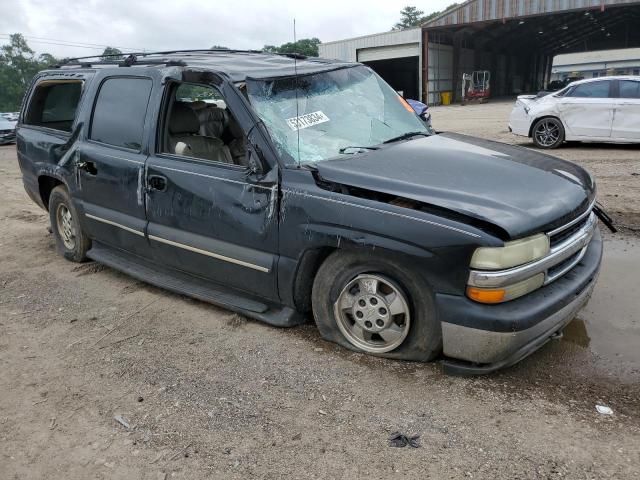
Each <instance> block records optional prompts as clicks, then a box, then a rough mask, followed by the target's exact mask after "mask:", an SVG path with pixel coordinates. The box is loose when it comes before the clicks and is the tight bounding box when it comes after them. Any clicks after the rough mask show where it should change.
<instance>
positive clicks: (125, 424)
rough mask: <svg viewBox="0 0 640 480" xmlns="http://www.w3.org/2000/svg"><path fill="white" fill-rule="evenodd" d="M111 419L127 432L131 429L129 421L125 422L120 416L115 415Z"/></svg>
mask: <svg viewBox="0 0 640 480" xmlns="http://www.w3.org/2000/svg"><path fill="white" fill-rule="evenodd" d="M113 419H114V420H115V421H116V422H118V423H119V424H120V425H122V426H123V427H124V428H126V429H127V430H129V428H131V425H130V424H129V420H127V419H126V418H125V417H123V416H122V415H116V416H115V417H113Z"/></svg>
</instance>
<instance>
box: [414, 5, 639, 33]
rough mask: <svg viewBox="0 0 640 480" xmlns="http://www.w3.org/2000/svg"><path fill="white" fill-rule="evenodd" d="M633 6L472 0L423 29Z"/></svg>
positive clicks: (435, 19) (434, 20)
mask: <svg viewBox="0 0 640 480" xmlns="http://www.w3.org/2000/svg"><path fill="white" fill-rule="evenodd" d="M633 3H638V0H470V1H468V2H466V3H464V4H462V5H461V6H459V7H458V8H456V9H454V10H452V11H450V12H449V13H447V14H446V15H442V16H440V17H437V18H434V19H433V20H431V21H429V22H427V23H425V24H424V25H423V26H424V27H426V28H431V27H443V26H447V25H459V24H464V23H474V22H486V21H491V20H502V19H507V18H515V17H526V16H530V15H540V14H543V13H555V12H566V11H569V10H578V9H584V8H603V7H606V6H611V5H628V4H633Z"/></svg>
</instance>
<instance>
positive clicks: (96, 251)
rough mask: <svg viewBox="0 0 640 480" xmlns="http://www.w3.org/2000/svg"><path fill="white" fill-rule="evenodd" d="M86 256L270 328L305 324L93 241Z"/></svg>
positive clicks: (281, 310)
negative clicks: (268, 325) (265, 324)
mask: <svg viewBox="0 0 640 480" xmlns="http://www.w3.org/2000/svg"><path fill="white" fill-rule="evenodd" d="M87 256H88V257H89V258H91V259H92V260H95V261H96V262H99V263H102V264H104V265H106V266H108V267H111V268H113V269H115V270H119V271H121V272H123V273H126V274H127V275H129V276H131V277H133V278H135V279H138V280H141V281H143V282H146V283H149V284H151V285H154V286H156V287H160V288H164V289H166V290H170V291H172V292H174V293H179V294H182V295H186V296H189V297H193V298H196V299H198V300H202V301H203V302H207V303H212V304H214V305H217V306H220V307H223V308H226V309H228V310H232V311H234V312H237V313H240V314H242V315H245V316H247V317H250V318H254V319H256V320H260V321H262V322H265V323H268V324H270V325H275V326H277V327H292V326H295V325H299V324H301V323H304V322H305V319H304V317H303V316H302V315H300V314H299V313H298V312H296V311H295V310H294V309H292V308H289V307H271V306H269V305H267V304H266V303H263V302H262V301H260V300H255V299H252V298H250V297H248V296H247V297H245V296H242V295H240V294H238V293H236V292H234V291H232V290H230V289H228V288H225V287H222V286H220V285H217V284H215V283H213V282H210V281H208V280H205V279H202V278H200V277H195V276H193V275H189V274H187V273H183V272H179V271H177V270H172V269H167V268H162V267H160V266H158V265H156V264H155V263H153V262H151V261H149V260H146V259H144V258H141V257H138V256H137V255H133V254H131V253H128V252H125V251H123V250H119V249H116V248H112V247H109V246H107V245H104V244H102V243H99V242H96V241H95V240H94V241H93V246H92V248H91V250H89V251H88V252H87Z"/></svg>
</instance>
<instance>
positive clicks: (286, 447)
mask: <svg viewBox="0 0 640 480" xmlns="http://www.w3.org/2000/svg"><path fill="white" fill-rule="evenodd" d="M485 107H488V108H487V109H486V110H482V109H480V108H476V107H464V110H462V108H461V107H451V108H450V109H434V123H435V124H436V126H437V127H438V128H440V129H450V130H457V131H462V132H468V133H482V132H485V133H487V135H485V136H490V137H495V138H499V139H503V140H509V139H510V137H509V136H508V135H506V134H504V132H503V130H504V128H505V127H504V123H503V122H502V121H491V120H488V119H487V118H486V112H489V111H492V112H493V111H494V110H496V111H498V110H500V109H503V110H504V109H505V107H504V106H501V105H499V104H496V105H492V104H490V105H488V106H485ZM494 115H495V112H494ZM478 124H480V126H478ZM445 125H446V126H447V128H445ZM491 132H493V133H492V134H491V135H488V133H491ZM511 140H512V139H511ZM554 153H556V152H554ZM557 153H558V154H559V155H561V156H567V155H575V157H577V158H576V159H577V160H579V161H580V162H581V163H583V164H584V165H586V166H587V167H588V168H589V169H590V170H591V171H592V172H594V174H595V175H596V176H597V178H598V180H599V182H600V195H601V197H602V198H603V199H604V200H605V203H606V204H607V206H608V207H609V208H610V209H612V210H615V212H616V214H617V212H621V213H620V218H623V219H625V221H628V222H631V221H632V220H633V219H634V218H636V219H637V217H634V216H633V215H634V214H635V213H634V212H637V211H638V209H637V208H636V207H637V205H638V201H639V199H640V197H639V196H638V178H637V177H632V176H631V175H630V173H631V172H633V171H639V170H638V164H639V162H638V160H639V159H638V157H639V156H640V150H638V149H632V148H628V147H625V148H622V147H616V148H611V149H609V148H603V147H601V146H597V147H571V148H568V149H566V150H560V151H558V152H557ZM634 169H635V170H634ZM609 194H610V195H618V197H616V196H613V197H609V196H607V195H609ZM634 205H635V206H636V207H634ZM634 209H635V210H634ZM636 224H637V221H636ZM47 225H48V216H47V214H46V212H44V211H41V210H40V209H39V208H38V207H36V206H35V205H34V204H33V203H32V202H31V201H30V200H29V199H28V198H27V196H26V194H25V193H24V190H23V188H22V184H21V181H20V172H19V169H18V166H17V161H16V157H15V147H14V146H8V147H0V479H2V480H4V479H65V480H67V479H69V480H73V479H82V480H85V479H94V478H96V479H107V478H109V479H111V478H115V479H133V478H136V479H137V478H140V479H165V478H171V479H173V478H176V479H201V478H212V479H247V478H261V479H262V478H266V479H277V478H293V479H298V478H322V479H325V478H326V479H328V478H371V479H377V478H394V477H395V478H433V479H468V478H480V479H514V478H518V479H560V478H570V479H585V480H586V479H603V478H615V479H633V478H640V449H639V447H638V446H639V445H640V349H639V348H638V345H639V342H638V340H639V339H640V324H639V323H638V316H639V315H638V309H637V298H638V297H639V296H640V282H638V274H637V272H638V270H639V269H640V245H639V240H638V238H637V237H635V236H629V235H625V234H623V235H616V236H611V235H607V236H606V242H605V249H606V253H605V261H604V264H603V270H602V274H601V277H600V280H599V283H598V286H597V287H596V291H595V292H594V297H593V298H592V300H591V302H590V304H589V305H588V306H587V307H586V308H585V309H584V310H583V311H582V312H581V313H580V316H579V318H577V319H576V320H575V321H574V322H573V323H572V324H571V325H570V326H569V328H568V329H567V331H566V335H565V337H564V339H563V340H562V341H554V342H552V343H550V344H548V345H547V346H545V347H544V348H543V349H542V350H541V351H539V352H537V353H536V354H534V355H533V356H531V357H529V358H528V359H526V360H525V361H523V362H521V363H520V364H519V365H517V366H515V367H513V368H511V369H508V370H506V371H504V372H501V373H498V374H494V375H490V376H486V377H479V378H462V377H452V376H447V375H444V374H443V373H442V372H441V368H440V366H439V365H438V364H416V363H403V362H396V361H388V360H382V359H376V358H372V357H369V356H366V355H361V354H355V353H352V352H348V351H345V350H344V349H341V348H338V347H336V346H334V345H332V344H328V343H326V342H323V341H322V340H321V339H320V337H319V335H318V333H317V331H316V329H315V327H314V325H313V324H312V323H310V324H307V325H304V326H302V327H297V328H293V329H288V330H283V329H276V328H273V327H269V326H266V325H263V324H260V323H257V322H254V321H249V320H246V319H245V318H242V317H240V316H238V315H235V314H232V313H230V312H228V311H225V310H223V309H220V308H216V307H214V306H211V305H208V304H204V303H201V302H198V301H194V300H190V299H188V298H185V297H182V296H178V295H173V294H170V293H167V292H165V291H162V290H159V289H156V288H153V287H150V286H147V285H145V284H143V283H140V282H137V281H135V280H133V279H131V278H129V277H127V276H125V275H122V274H120V273H118V272H116V271H113V270H111V269H108V268H104V267H102V266H100V265H97V264H95V263H87V264H83V265H78V264H73V263H70V262H67V261H65V260H64V259H62V258H61V257H59V256H58V255H57V254H56V253H55V251H54V241H53V238H52V236H51V235H50V234H49V233H48V231H47ZM596 404H603V405H607V406H609V407H611V408H612V409H613V412H614V413H613V415H611V416H606V415H602V414H599V413H597V412H596V409H595V406H596ZM116 416H122V417H124V419H123V421H124V422H126V424H127V426H124V425H122V424H121V423H118V422H117V421H116V420H114V417H116ZM396 430H400V431H402V432H405V433H407V434H419V435H421V444H422V445H421V447H420V448H417V449H412V448H402V449H400V448H391V447H389V446H388V443H387V438H388V436H389V434H390V433H391V432H393V431H396Z"/></svg>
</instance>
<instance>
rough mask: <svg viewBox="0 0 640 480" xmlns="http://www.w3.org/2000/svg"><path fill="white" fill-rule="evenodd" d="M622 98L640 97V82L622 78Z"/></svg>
mask: <svg viewBox="0 0 640 480" xmlns="http://www.w3.org/2000/svg"><path fill="white" fill-rule="evenodd" d="M620 98H640V82H636V81H634V80H620Z"/></svg>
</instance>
